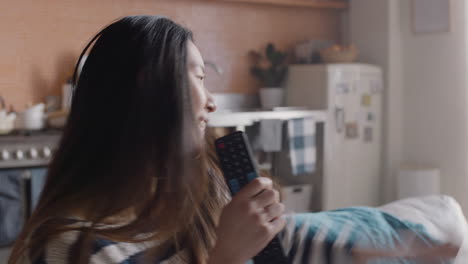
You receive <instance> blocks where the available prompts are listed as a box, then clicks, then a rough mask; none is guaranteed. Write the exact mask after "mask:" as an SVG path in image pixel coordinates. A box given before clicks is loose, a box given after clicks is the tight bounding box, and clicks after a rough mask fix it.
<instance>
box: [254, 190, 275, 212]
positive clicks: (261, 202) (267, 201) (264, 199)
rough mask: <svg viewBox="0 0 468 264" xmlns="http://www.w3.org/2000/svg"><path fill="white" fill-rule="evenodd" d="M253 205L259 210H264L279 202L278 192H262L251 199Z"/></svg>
mask: <svg viewBox="0 0 468 264" xmlns="http://www.w3.org/2000/svg"><path fill="white" fill-rule="evenodd" d="M253 201H254V203H256V204H257V206H258V207H260V208H265V207H267V206H269V205H271V204H273V203H277V202H279V192H278V191H277V190H273V189H268V190H263V191H262V192H261V193H259V194H258V195H257V196H255V197H254V198H253Z"/></svg>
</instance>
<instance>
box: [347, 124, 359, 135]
mask: <svg viewBox="0 0 468 264" xmlns="http://www.w3.org/2000/svg"><path fill="white" fill-rule="evenodd" d="M358 137H359V125H358V123H357V122H350V123H346V138H348V139H355V138H358Z"/></svg>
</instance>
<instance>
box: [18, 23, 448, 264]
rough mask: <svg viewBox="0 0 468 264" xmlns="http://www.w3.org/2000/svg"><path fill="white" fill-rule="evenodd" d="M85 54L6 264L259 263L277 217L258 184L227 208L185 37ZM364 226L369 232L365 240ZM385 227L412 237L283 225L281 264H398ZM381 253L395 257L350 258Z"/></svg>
mask: <svg viewBox="0 0 468 264" xmlns="http://www.w3.org/2000/svg"><path fill="white" fill-rule="evenodd" d="M93 43H94V45H93ZM91 46H92V48H91ZM88 49H90V51H89V55H88V58H87V60H86V63H85V65H84V67H83V70H82V72H81V74H80V76H79V79H78V80H76V91H75V93H74V96H73V102H72V108H71V112H70V116H69V119H68V122H67V125H66V127H65V129H64V134H63V137H62V140H61V142H60V146H59V148H58V151H57V152H56V154H55V157H54V159H53V161H52V163H51V165H50V168H49V174H48V178H47V182H46V185H45V188H44V190H43V193H42V196H41V198H40V201H39V203H38V206H37V208H36V210H35V212H34V214H33V215H32V217H31V218H30V220H29V221H28V223H27V224H26V226H25V228H24V230H23V232H22V234H21V236H20V237H19V239H17V242H16V244H15V246H14V250H13V252H12V256H11V258H10V260H9V264H19V263H33V264H44V263H47V264H56V263H57V264H58V263H73V264H75V263H77V264H81V263H94V264H114V263H159V262H163V263H210V264H211V263H213V264H221V263H222V264H241V263H242V264H243V263H245V262H247V261H248V260H249V259H251V258H252V257H253V256H255V255H256V254H257V253H258V252H260V251H261V249H262V248H264V247H265V245H267V243H268V242H269V241H270V240H271V239H272V238H273V237H274V236H275V235H276V234H278V233H279V232H280V231H281V230H283V228H284V227H285V226H286V219H285V217H284V216H283V211H284V206H283V205H282V204H281V203H280V202H279V199H278V197H279V195H278V192H277V191H275V190H274V189H273V187H272V182H271V180H269V179H267V178H263V177H261V178H258V179H256V180H254V181H252V182H251V183H249V184H248V185H247V186H245V187H244V188H243V189H242V190H241V191H240V192H238V193H237V194H236V195H235V196H234V197H233V198H232V199H231V198H230V197H229V195H228V192H227V188H226V186H225V184H224V180H223V178H222V176H221V173H220V171H219V169H218V166H217V163H216V158H215V156H214V154H213V152H212V150H213V147H212V145H211V144H212V143H213V140H212V139H210V135H208V134H207V133H206V131H205V130H206V124H207V122H208V117H207V115H208V113H210V112H213V111H215V110H216V106H215V104H214V102H213V98H212V97H211V95H210V94H209V92H208V91H207V90H206V89H205V87H204V85H203V80H204V78H205V70H204V63H203V59H202V57H201V55H200V52H199V51H198V49H197V47H196V46H195V45H194V43H193V39H192V33H191V32H190V31H188V30H187V29H185V28H183V27H181V26H179V25H177V24H175V23H174V22H172V21H171V20H169V19H167V18H163V17H157V16H133V17H125V18H123V19H121V20H119V21H117V22H115V23H113V24H111V25H109V26H107V27H106V28H104V29H103V30H102V31H101V32H99V33H98V34H97V35H96V36H95V37H94V38H93V39H92V40H91V42H90V43H89V44H88V45H87V46H86V48H85V49H84V51H83V53H82V54H81V56H80V60H81V58H82V57H83V55H84V54H86V53H88ZM75 76H76V73H75ZM369 219H375V223H374V225H373V226H372V228H374V226H378V229H375V230H368V229H369V222H370V220H369ZM377 220H378V221H377ZM330 223H332V224H331V225H330ZM396 226H398V230H416V229H417V228H416V227H414V226H412V225H411V224H408V223H403V222H402V221H399V220H398V219H396V218H394V217H392V216H390V215H386V214H384V213H382V212H379V211H378V210H376V209H371V208H351V209H346V210H340V211H336V212H331V213H329V212H327V213H317V214H304V215H295V216H293V217H290V218H289V220H288V223H287V226H286V228H284V230H283V231H284V232H281V233H280V239H281V242H282V245H283V249H284V252H285V253H286V254H287V257H288V260H289V261H290V262H291V263H292V262H293V261H295V262H297V261H301V262H302V263H309V262H314V263H328V262H332V261H334V263H349V262H348V261H349V260H350V258H353V259H354V260H357V261H359V260H362V259H365V260H367V259H369V258H373V257H381V256H401V254H398V252H399V251H398V248H397V247H396V246H395V243H393V240H394V239H395V232H393V231H395V230H396V229H395V228H396ZM343 230H347V231H346V232H347V233H346V234H347V238H344V235H343V234H344V231H343ZM366 231H369V232H367V233H366ZM417 232H419V231H416V233H417ZM419 233H420V234H422V235H419V238H421V239H420V240H421V243H422V245H428V244H429V245H430V243H427V241H428V240H429V239H427V237H426V236H424V234H423V233H424V232H423V231H421V232H419ZM343 241H344V242H343ZM338 242H340V243H341V242H343V243H341V244H340V243H338ZM358 242H359V243H360V244H359V243H358ZM387 244H388V245H390V244H391V245H393V248H394V249H396V250H394V251H382V250H380V251H375V250H360V249H359V247H358V246H359V245H361V246H363V247H364V249H369V248H370V249H372V248H376V246H377V248H380V249H381V248H382V247H381V246H387ZM421 252H423V253H421V254H423V255H425V254H426V253H427V252H426V251H421ZM452 254H453V253H452ZM413 255H414V254H413ZM413 255H412V257H414V256H413ZM416 255H417V254H416ZM437 256H438V255H437ZM338 259H339V260H338Z"/></svg>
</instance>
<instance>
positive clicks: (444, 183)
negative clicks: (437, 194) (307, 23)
mask: <svg viewBox="0 0 468 264" xmlns="http://www.w3.org/2000/svg"><path fill="white" fill-rule="evenodd" d="M411 2H412V1H408V0H399V1H398V0H351V9H350V11H349V27H350V31H349V32H350V36H349V38H350V41H351V42H352V43H355V44H356V45H357V46H358V47H359V48H360V49H361V51H362V57H361V58H362V60H363V61H365V62H370V63H375V64H377V65H380V66H381V67H382V68H383V70H384V72H385V74H386V91H385V97H386V98H385V103H384V110H385V111H384V112H385V117H384V119H385V120H384V124H385V126H384V131H385V132H384V142H383V144H384V153H383V157H384V164H383V171H382V177H383V178H382V191H383V197H382V201H383V202H387V201H390V200H393V199H395V198H396V187H395V186H396V175H397V171H398V168H399V167H400V165H402V164H414V163H417V164H429V165H434V166H437V167H439V168H440V169H441V190H442V193H444V194H449V195H452V196H454V197H455V198H456V199H457V200H458V201H459V202H460V203H461V204H462V207H463V209H464V211H466V212H468V96H467V89H468V81H467V78H466V75H467V74H468V68H467V65H466V64H467V56H466V55H467V47H468V46H467V45H468V41H467V37H468V34H467V30H468V29H467V27H466V25H467V22H468V19H467V17H468V15H467V14H468V12H467V10H468V8H467V7H466V6H465V3H464V1H462V0H452V6H451V8H452V10H451V11H452V12H451V16H452V19H453V21H452V22H453V23H452V25H453V26H452V30H451V32H449V33H435V34H422V35H415V34H413V32H412V21H411V10H412V7H411Z"/></svg>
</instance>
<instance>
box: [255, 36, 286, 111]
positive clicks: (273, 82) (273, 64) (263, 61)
mask: <svg viewBox="0 0 468 264" xmlns="http://www.w3.org/2000/svg"><path fill="white" fill-rule="evenodd" d="M250 57H251V58H252V60H253V63H254V66H252V67H251V68H250V72H251V73H252V75H253V76H254V77H256V78H257V79H258V80H259V82H260V83H261V85H262V88H260V102H261V104H262V107H263V108H273V107H277V106H282V105H283V101H284V91H283V89H282V88H281V85H282V84H283V81H284V79H285V77H286V74H287V72H288V68H287V65H286V58H287V53H286V52H281V51H279V50H276V48H275V46H274V45H273V44H272V43H269V44H268V45H267V46H266V48H265V52H264V54H261V53H259V52H256V51H250Z"/></svg>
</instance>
